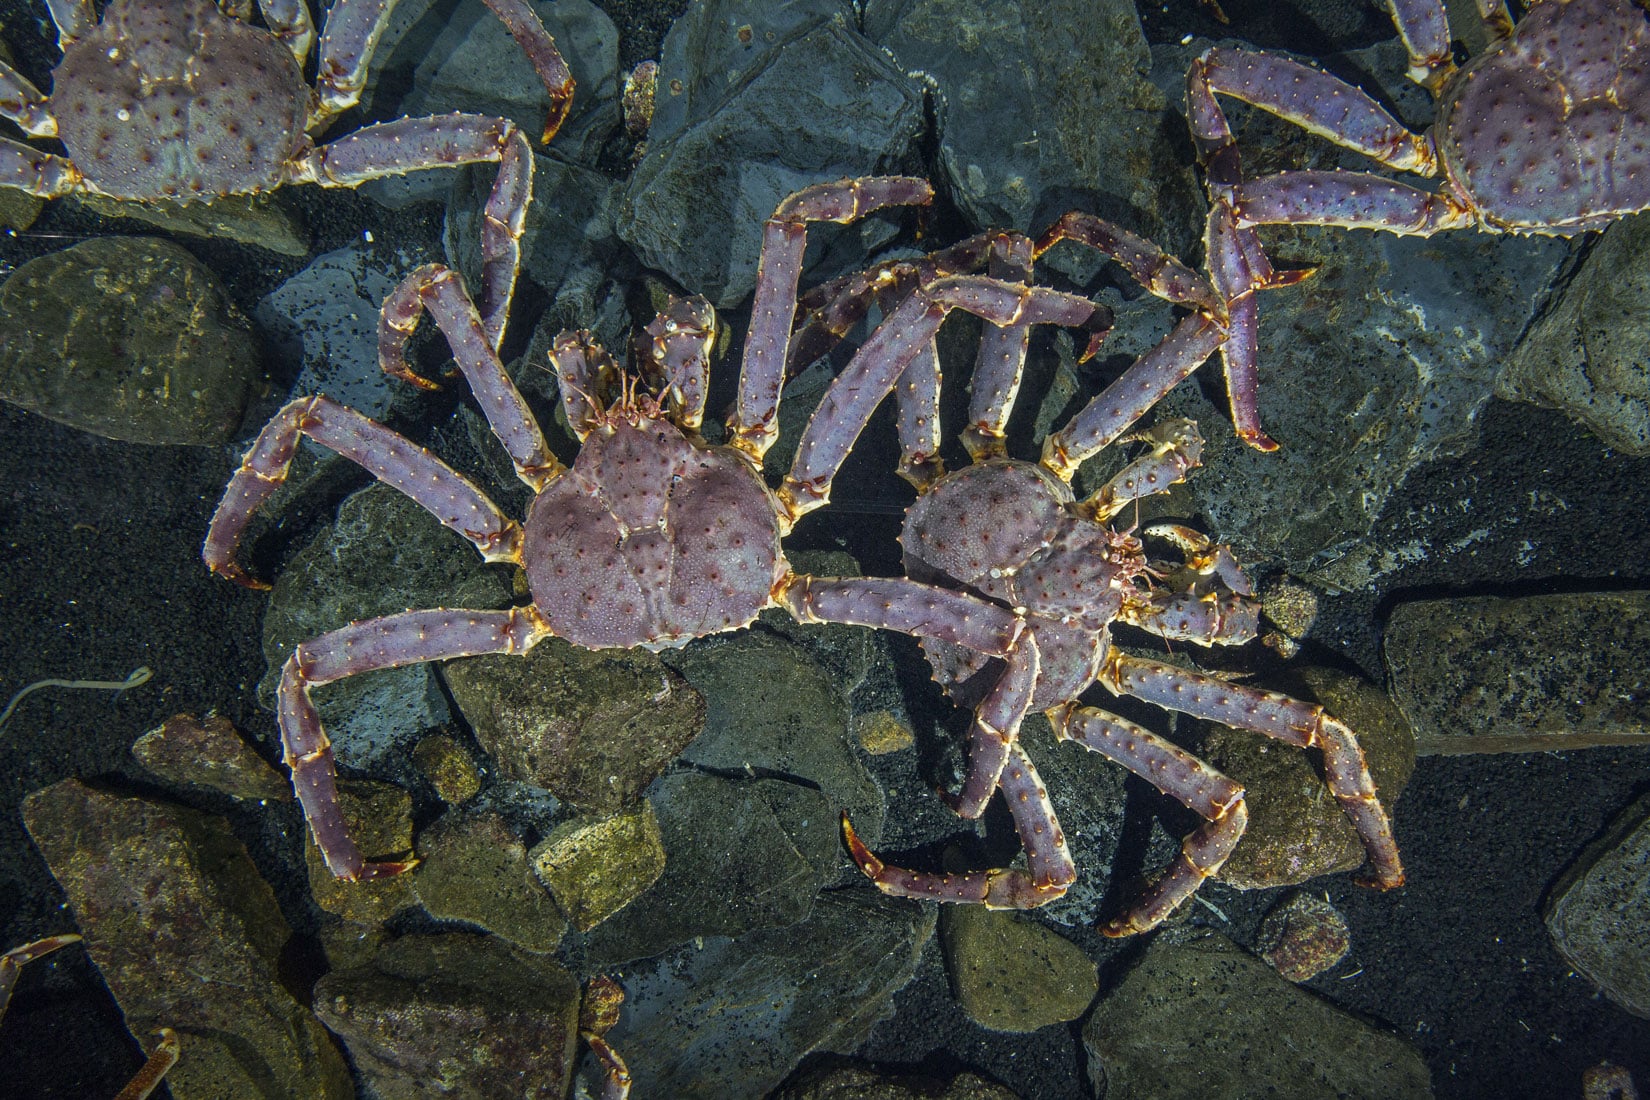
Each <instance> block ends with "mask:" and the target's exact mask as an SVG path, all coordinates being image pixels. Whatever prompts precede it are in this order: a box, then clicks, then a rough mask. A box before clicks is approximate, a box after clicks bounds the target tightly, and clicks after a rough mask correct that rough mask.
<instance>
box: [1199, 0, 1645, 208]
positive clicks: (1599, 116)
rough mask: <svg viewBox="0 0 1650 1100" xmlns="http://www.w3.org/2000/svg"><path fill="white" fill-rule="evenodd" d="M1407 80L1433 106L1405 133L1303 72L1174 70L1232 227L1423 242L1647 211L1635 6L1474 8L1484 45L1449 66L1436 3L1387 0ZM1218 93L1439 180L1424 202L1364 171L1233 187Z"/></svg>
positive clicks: (1628, 0)
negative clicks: (1466, 232)
mask: <svg viewBox="0 0 1650 1100" xmlns="http://www.w3.org/2000/svg"><path fill="white" fill-rule="evenodd" d="M1389 6H1390V7H1391V9H1392V14H1393V20H1394V22H1395V23H1396V24H1397V27H1398V32H1399V35H1400V36H1401V37H1402V38H1403V41H1404V44H1405V47H1406V48H1407V50H1408V52H1409V57H1410V69H1409V75H1410V77H1411V78H1412V79H1414V80H1415V81H1416V82H1417V83H1419V84H1422V85H1424V86H1425V87H1427V88H1428V89H1429V90H1431V91H1432V92H1434V93H1435V94H1436V95H1437V97H1438V111H1437V120H1436V122H1435V123H1434V124H1433V126H1432V127H1431V128H1430V129H1429V130H1428V131H1427V132H1426V133H1423V134H1414V133H1411V132H1410V131H1409V130H1407V129H1406V128H1405V127H1404V125H1403V124H1402V123H1400V122H1399V121H1398V120H1397V119H1395V118H1393V117H1392V115H1391V114H1390V113H1388V112H1387V111H1386V110H1385V109H1384V108H1382V107H1381V106H1380V105H1379V104H1377V103H1376V102H1375V101H1374V100H1373V99H1371V98H1370V97H1369V96H1367V95H1365V94H1364V93H1363V92H1361V91H1359V90H1358V89H1357V88H1355V87H1353V86H1352V85H1350V84H1347V83H1345V82H1344V81H1342V80H1339V79H1337V78H1336V77H1333V76H1330V75H1328V74H1327V73H1324V72H1322V71H1320V70H1318V69H1316V68H1313V67H1312V66H1310V65H1303V64H1301V63H1299V62H1296V61H1291V60H1289V59H1288V58H1284V57H1279V56H1276V55H1273V54H1266V53H1254V52H1250V51H1247V50H1239V49H1230V48H1226V47H1216V48H1214V49H1211V50H1209V51H1208V52H1206V53H1205V54H1204V55H1203V56H1202V57H1200V58H1198V60H1197V61H1195V62H1193V64H1192V68H1191V71H1190V72H1189V73H1188V74H1187V80H1186V83H1187V104H1188V112H1187V113H1188V115H1189V117H1190V121H1191V127H1192V136H1193V139H1194V141H1195V142H1196V144H1197V147H1198V152H1199V156H1200V158H1201V159H1202V160H1203V162H1204V165H1205V166H1206V168H1207V170H1208V178H1209V184H1210V189H1211V191H1212V192H1213V197H1214V199H1215V202H1216V205H1217V206H1224V207H1227V208H1228V209H1229V210H1230V212H1231V215H1232V217H1233V218H1234V219H1235V222H1236V224H1237V225H1238V226H1239V227H1240V228H1243V227H1247V226H1253V225H1266V224H1281V223H1291V224H1303V225H1335V226H1343V227H1347V228H1361V229H1382V230H1386V231H1387V232H1391V233H1404V234H1419V235H1423V236H1430V235H1432V234H1433V233H1437V232H1440V231H1442V230H1445V229H1457V228H1461V227H1464V226H1469V225H1477V226H1478V227H1480V228H1481V229H1486V230H1491V231H1498V232H1511V233H1545V234H1551V235H1556V236H1565V237H1567V236H1571V235H1573V234H1576V233H1580V232H1583V231H1585V230H1589V229H1602V228H1604V227H1605V226H1607V225H1609V224H1610V223H1611V222H1612V221H1614V220H1616V219H1617V218H1620V217H1622V216H1624V215H1627V214H1632V213H1635V212H1637V211H1640V210H1644V209H1646V208H1650V15H1647V13H1646V10H1645V8H1644V6H1643V5H1642V4H1640V3H1638V2H1636V0H1535V2H1533V3H1531V4H1530V5H1529V12H1528V14H1526V15H1525V17H1524V19H1523V20H1522V21H1521V22H1520V23H1518V25H1517V26H1516V27H1515V26H1514V25H1513V21H1512V18H1511V16H1510V15H1509V14H1508V12H1507V7H1506V4H1505V3H1504V2H1503V0H1478V8H1479V13H1480V15H1481V16H1482V17H1483V19H1484V21H1485V22H1486V23H1487V24H1488V26H1489V29H1490V31H1491V34H1492V42H1491V44H1490V48H1489V49H1488V50H1486V51H1485V52H1484V53H1482V54H1480V55H1479V56H1477V57H1475V58H1473V59H1472V60H1471V61H1469V62H1468V63H1467V64H1466V65H1465V66H1464V67H1462V68H1461V69H1459V70H1457V69H1456V67H1455V64H1454V62H1453V60H1452V59H1451V54H1450V38H1449V24H1448V22H1447V20H1446V19H1445V17H1444V10H1443V5H1442V3H1441V0H1389ZM1216 95H1228V96H1231V97H1233V98H1235V99H1240V100H1243V101H1244V102H1246V103H1250V104H1252V105H1254V106H1256V107H1259V108H1260V109H1262V110H1264V111H1268V112H1270V113H1272V114H1274V115H1277V116H1278V117H1279V118H1283V119H1286V120H1288V121H1290V122H1294V123H1296V124H1298V125H1300V126H1302V127H1304V128H1305V129H1307V130H1309V131H1311V132H1312V133H1314V134H1318V135H1319V136H1322V137H1326V138H1328V139H1329V140H1331V141H1333V142H1335V143H1336V144H1338V145H1342V146H1344V147H1346V148H1348V149H1353V150H1356V151H1357V152H1359V153H1362V154H1364V155H1365V156H1367V157H1370V158H1372V159H1374V160H1376V161H1378V162H1380V163H1381V164H1383V165H1386V166H1387V167H1389V168H1396V169H1399V170H1400V171H1408V172H1415V173H1417V174H1419V175H1423V176H1440V177H1442V181H1443V184H1442V186H1441V187H1440V188H1439V189H1438V190H1437V191H1435V192H1427V191H1423V190H1421V189H1419V188H1416V187H1412V186H1410V185H1408V184H1404V183H1398V182H1395V181H1393V180H1390V179H1387V178H1386V177H1384V176H1379V175H1374V174H1371V173H1367V172H1316V171H1313V172H1280V173H1278V174H1277V175H1273V176H1267V177H1264V178H1261V179H1256V180H1251V181H1245V180H1243V179H1242V175H1241V172H1240V171H1239V167H1238V159H1237V148H1236V145H1235V143H1234V141H1233V138H1232V132H1231V129H1230V127H1229V126H1228V125H1227V123H1226V119H1225V116H1224V114H1223V113H1222V112H1221V109H1220V105H1219V103H1218V101H1217V100H1216V98H1215V97H1216Z"/></svg>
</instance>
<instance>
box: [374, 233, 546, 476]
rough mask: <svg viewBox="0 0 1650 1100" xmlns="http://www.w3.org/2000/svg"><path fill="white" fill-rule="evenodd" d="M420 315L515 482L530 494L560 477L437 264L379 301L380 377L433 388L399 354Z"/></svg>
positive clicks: (470, 312)
mask: <svg viewBox="0 0 1650 1100" xmlns="http://www.w3.org/2000/svg"><path fill="white" fill-rule="evenodd" d="M425 310H429V313H430V316H431V317H432V318H434V319H435V323H436V325H437V326H438V327H439V328H440V329H441V333H442V335H443V336H445V337H446V338H447V346H448V347H449V348H451V349H452V353H453V358H454V359H455V360H457V362H458V369H459V370H460V371H462V372H463V374H464V378H465V380H466V381H468V382H469V383H470V391H471V392H472V393H474V394H475V398H476V403H477V404H479V405H480V406H481V411H482V414H483V415H484V416H486V417H487V423H488V424H489V425H490V426H491V427H492V429H493V434H494V435H496V436H497V437H498V439H499V442H500V443H502V444H504V449H505V451H506V452H507V453H508V454H509V455H510V461H511V462H512V463H513V464H514V465H515V468H516V476H517V477H518V478H520V479H521V480H522V481H523V482H525V483H526V484H527V487H528V488H530V489H532V490H533V491H534V492H535V493H536V492H538V491H539V490H541V489H543V488H544V487H545V485H547V484H549V483H550V481H552V480H553V479H555V478H557V477H560V476H561V474H562V471H563V470H564V469H565V467H564V466H562V464H561V462H560V461H558V460H557V458H556V456H555V455H553V454H551V453H550V448H549V447H548V446H546V445H545V442H544V433H543V432H542V431H540V430H539V425H538V421H536V420H534V419H533V413H532V411H531V410H530V409H528V407H527V402H526V401H525V400H524V399H523V398H522V396H521V391H520V390H518V389H516V384H515V383H514V382H512V381H510V376H509V375H508V374H506V373H505V371H504V364H503V363H502V362H500V361H499V357H498V352H496V351H494V350H493V344H492V341H491V340H490V339H489V338H488V334H487V332H486V331H485V330H484V328H483V327H482V323H481V315H480V314H479V313H477V312H476V307H475V303H474V302H473V301H471V300H470V294H469V291H467V290H465V289H464V280H463V279H461V278H460V277H459V275H458V273H457V272H456V271H453V270H452V269H451V268H448V267H444V266H442V265H441V264H424V265H423V266H421V267H418V268H415V269H414V270H413V271H412V272H411V273H410V274H408V275H407V277H406V278H405V279H403V280H401V282H400V283H399V284H398V285H397V286H396V287H395V289H394V290H392V291H390V293H389V296H388V297H387V298H385V299H384V308H383V310H382V311H381V312H380V313H379V315H378V361H379V363H380V365H382V367H383V368H384V373H385V374H389V375H393V376H394V377H396V378H400V379H402V380H404V381H407V382H411V383H413V384H414V385H416V386H419V387H421V388H423V389H435V388H436V384H435V383H434V382H431V381H429V380H428V379H426V378H422V377H420V376H419V375H417V374H414V373H413V371H412V369H411V368H410V367H408V366H407V360H406V358H405V356H404V354H403V353H404V351H405V349H406V345H407V340H408V338H409V337H411V336H412V334H413V331H414V330H415V329H416V328H417V327H418V318H419V316H420V315H421V314H422V313H423V312H424V311H425Z"/></svg>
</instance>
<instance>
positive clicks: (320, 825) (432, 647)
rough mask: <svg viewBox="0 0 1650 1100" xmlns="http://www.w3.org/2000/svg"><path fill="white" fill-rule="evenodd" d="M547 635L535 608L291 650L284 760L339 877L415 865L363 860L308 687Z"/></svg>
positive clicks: (381, 624)
mask: <svg viewBox="0 0 1650 1100" xmlns="http://www.w3.org/2000/svg"><path fill="white" fill-rule="evenodd" d="M549 634H550V626H549V624H548V623H546V622H545V621H544V618H543V616H541V615H540V614H539V612H538V610H537V609H536V608H534V607H532V606H527V607H517V608H512V609H511V610H509V611H458V610H446V609H436V610H431V611H404V612H402V613H400V614H398V615H386V616H384V617H383V618H380V619H368V620H367V621H365V622H358V623H351V624H350V625H348V626H346V627H342V628H340V629H338V630H334V631H331V632H330V633H327V634H323V635H321V636H320V637H319V638H313V639H311V640H309V641H307V642H301V643H299V645H298V646H297V647H296V648H295V649H293V651H292V656H290V657H288V658H287V662H286V665H285V666H284V667H283V668H282V669H281V682H280V686H279V687H277V688H276V690H275V705H276V718H277V719H278V721H279V723H280V727H281V748H282V758H283V760H284V761H285V763H286V765H287V767H288V768H289V769H291V771H292V786H293V789H294V790H295V791H296V792H297V794H298V802H299V803H300V804H301V805H302V806H303V809H304V820H305V821H307V822H308V823H309V830H310V835H311V836H313V837H314V838H315V846H316V847H317V848H319V849H320V850H321V855H322V857H323V858H325V860H326V864H327V869H328V870H330V871H331V872H332V873H333V874H334V875H336V876H338V877H339V878H342V879H350V880H355V879H372V878H382V877H386V876H389V875H398V874H400V873H401V872H402V871H405V870H408V869H409V868H411V867H413V866H414V865H415V863H416V860H388V861H381V862H372V863H369V862H366V861H365V860H363V859H362V856H361V852H360V849H358V848H357V847H356V846H355V841H353V840H351V839H350V835H349V827H348V825H346V824H345V822H344V815H343V812H342V811H341V810H340V809H339V807H338V789H337V778H338V771H337V767H336V765H335V764H334V763H333V756H332V743H331V742H330V741H329V740H328V739H327V735H326V731H325V730H324V729H322V728H321V717H320V715H319V714H318V713H317V712H316V710H315V704H314V703H313V702H311V701H310V696H309V693H310V689H311V688H314V687H318V686H319V685H321V684H330V683H332V682H333V681H334V680H341V679H343V678H344V677H346V676H355V675H358V674H360V673H363V672H373V671H375V670H378V669H384V668H401V667H403V666H405V665H415V664H424V663H426V662H429V661H446V660H451V659H452V658H455V657H475V656H480V655H483V654H497V653H525V652H526V651H527V650H528V649H530V648H532V647H533V646H534V645H535V644H537V643H538V642H540V641H543V640H544V639H545V638H546V637H548V636H549Z"/></svg>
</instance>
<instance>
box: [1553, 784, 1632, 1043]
mask: <svg viewBox="0 0 1650 1100" xmlns="http://www.w3.org/2000/svg"><path fill="white" fill-rule="evenodd" d="M1544 917H1545V920H1546V922H1547V931H1548V932H1549V933H1550V934H1551V935H1552V937H1553V946H1555V947H1557V948H1558V953H1559V954H1560V955H1563V956H1564V959H1565V961H1567V962H1568V963H1569V964H1570V965H1571V966H1573V967H1575V968H1576V970H1577V971H1578V972H1579V973H1581V974H1582V975H1583V976H1584V977H1586V979H1587V980H1588V981H1590V982H1592V983H1593V984H1594V985H1596V986H1598V988H1599V990H1600V991H1601V992H1602V993H1603V994H1604V995H1605V996H1606V997H1608V998H1610V1000H1611V1001H1613V1002H1615V1003H1616V1004H1618V1005H1620V1006H1621V1007H1622V1008H1625V1009H1626V1010H1627V1011H1628V1012H1631V1013H1632V1014H1633V1015H1635V1016H1642V1017H1645V1018H1650V949H1647V948H1646V945H1647V944H1650V798H1641V799H1639V800H1638V801H1637V802H1635V803H1634V804H1633V805H1632V806H1630V807H1628V809H1627V810H1626V812H1624V813H1622V814H1621V815H1620V816H1619V817H1617V818H1616V820H1615V822H1614V823H1613V824H1611V826H1610V828H1609V830H1608V831H1607V832H1606V833H1605V835H1604V836H1603V837H1601V838H1600V839H1599V840H1598V841H1596V842H1595V843H1593V844H1591V845H1589V846H1588V848H1587V850H1586V851H1584V852H1582V853H1581V855H1580V856H1579V857H1577V859H1576V862H1575V865H1574V866H1573V867H1571V869H1570V870H1569V871H1567V872H1565V874H1564V877H1563V878H1562V879H1560V880H1559V882H1558V883H1557V885H1555V886H1554V887H1553V889H1552V891H1551V892H1550V893H1549V894H1548V901H1547V906H1546V912H1545V914H1544Z"/></svg>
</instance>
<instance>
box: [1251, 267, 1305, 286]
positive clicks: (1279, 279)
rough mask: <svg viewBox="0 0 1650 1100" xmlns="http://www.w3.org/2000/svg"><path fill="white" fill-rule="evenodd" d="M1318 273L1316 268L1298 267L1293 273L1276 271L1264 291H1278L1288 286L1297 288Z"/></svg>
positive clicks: (1268, 280) (1267, 281)
mask: <svg viewBox="0 0 1650 1100" xmlns="http://www.w3.org/2000/svg"><path fill="white" fill-rule="evenodd" d="M1317 273H1318V269H1317V268H1316V267H1298V268H1295V269H1293V270H1291V271H1274V272H1272V277H1271V278H1269V279H1267V280H1266V285H1265V286H1263V287H1261V289H1262V290H1278V289H1281V288H1283V287H1286V286H1296V285H1298V284H1300V283H1304V282H1306V280H1308V279H1310V278H1311V277H1312V276H1314V275H1316V274H1317Z"/></svg>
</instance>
